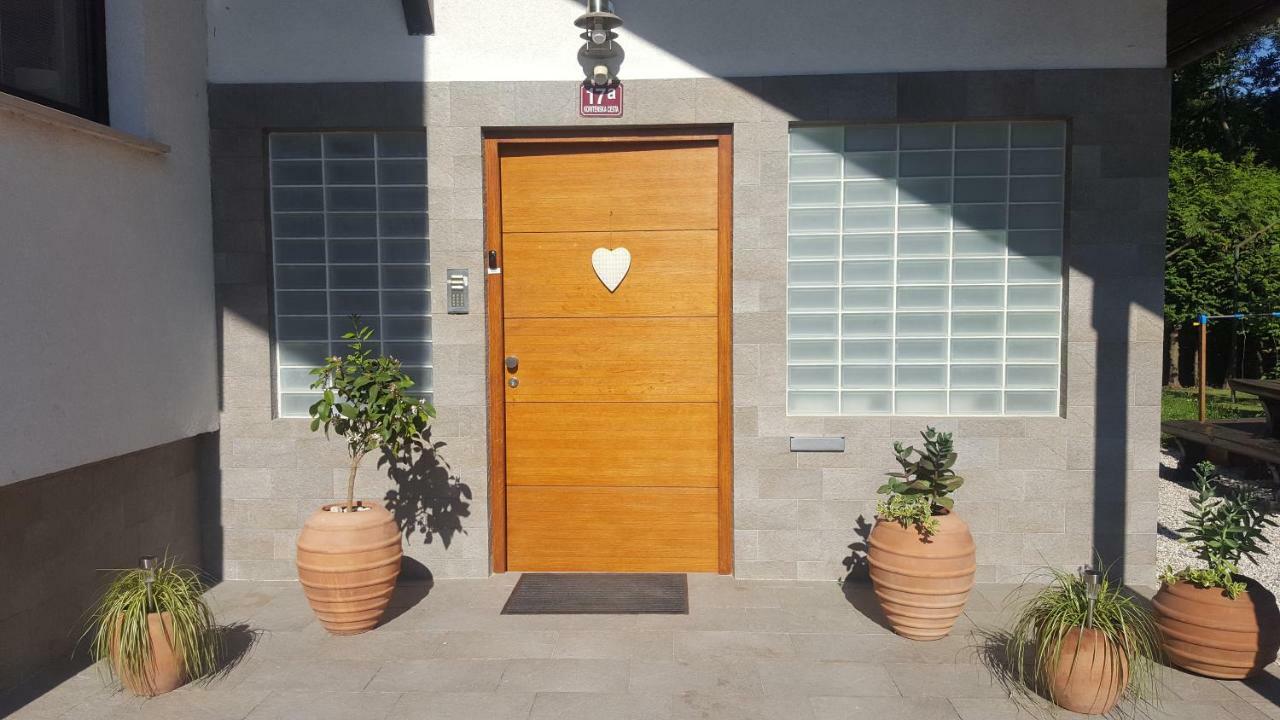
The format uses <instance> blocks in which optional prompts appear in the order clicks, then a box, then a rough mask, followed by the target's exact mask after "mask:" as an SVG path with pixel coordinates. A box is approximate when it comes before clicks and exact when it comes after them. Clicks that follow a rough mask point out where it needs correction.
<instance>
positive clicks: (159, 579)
mask: <svg viewBox="0 0 1280 720" xmlns="http://www.w3.org/2000/svg"><path fill="white" fill-rule="evenodd" d="M142 565H143V567H138V568H133V569H127V570H120V571H118V573H117V574H116V576H115V578H113V579H112V581H111V584H110V585H108V586H107V589H106V590H105V591H104V592H103V594H102V596H101V598H99V600H98V602H97V604H96V605H95V606H94V607H93V609H92V610H91V611H90V613H89V619H88V623H87V625H88V626H87V628H86V629H85V636H86V637H87V636H90V635H92V642H91V644H90V652H91V654H92V656H93V659H94V660H95V661H105V662H103V663H102V667H103V669H105V671H106V673H107V675H108V676H109V677H110V678H111V681H112V682H113V683H115V684H116V685H117V686H119V685H124V686H125V687H127V688H128V689H130V690H132V691H133V692H135V693H136V694H139V695H157V694H159V693H163V692H168V691H169V690H172V689H174V687H177V685H180V684H181V683H182V682H183V681H185V680H195V679H199V678H205V677H208V676H210V675H212V674H213V673H214V672H215V671H216V670H217V668H218V662H219V659H220V658H221V656H222V636H221V633H220V632H219V631H218V628H217V626H216V625H215V623H214V619H213V613H211V612H210V611H209V607H208V606H207V605H206V604H205V602H204V596H203V591H204V586H203V584H202V583H201V582H200V578H199V576H198V575H196V573H195V572H194V571H193V570H190V569H188V568H184V567H179V566H178V565H177V564H176V563H175V561H174V560H173V559H172V558H170V557H168V556H166V557H165V558H164V559H163V560H160V561H156V559H155V558H154V557H148V558H143V562H142ZM148 565H149V567H148Z"/></svg>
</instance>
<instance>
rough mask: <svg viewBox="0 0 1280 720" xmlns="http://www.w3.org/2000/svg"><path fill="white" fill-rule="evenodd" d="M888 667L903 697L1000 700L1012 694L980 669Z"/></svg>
mask: <svg viewBox="0 0 1280 720" xmlns="http://www.w3.org/2000/svg"><path fill="white" fill-rule="evenodd" d="M885 667H886V668H887V669H888V672H889V674H890V675H891V676H892V677H893V682H894V684H895V685H896V686H897V688H898V690H899V692H901V693H902V695H903V696H904V697H944V698H950V699H955V698H1001V697H1007V696H1008V694H1009V693H1008V691H1006V690H1005V689H1004V687H1002V686H1001V685H1000V683H999V682H997V681H996V680H995V678H993V677H992V676H991V673H989V672H988V671H987V669H986V668H985V667H982V666H981V665H943V664H938V663H890V664H888V665H886V666H885Z"/></svg>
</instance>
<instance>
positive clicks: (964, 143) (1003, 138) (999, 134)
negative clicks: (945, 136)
mask: <svg viewBox="0 0 1280 720" xmlns="http://www.w3.org/2000/svg"><path fill="white" fill-rule="evenodd" d="M1008 144H1009V123H1003V122H1001V123H957V124H956V147H957V148H1003V147H1005V146H1007V145H1008Z"/></svg>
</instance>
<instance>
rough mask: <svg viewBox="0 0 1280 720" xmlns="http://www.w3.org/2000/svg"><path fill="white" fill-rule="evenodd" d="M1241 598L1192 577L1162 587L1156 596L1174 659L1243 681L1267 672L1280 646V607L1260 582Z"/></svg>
mask: <svg viewBox="0 0 1280 720" xmlns="http://www.w3.org/2000/svg"><path fill="white" fill-rule="evenodd" d="M1240 579H1241V580H1243V581H1244V582H1245V584H1246V589H1245V591H1244V592H1243V593H1241V594H1240V596H1239V597H1237V598H1236V599H1235V600H1232V599H1231V598H1229V597H1227V594H1226V592H1224V591H1223V590H1221V589H1219V588H1200V587H1196V586H1195V585H1192V584H1191V583H1188V582H1177V583H1174V584H1172V585H1169V584H1167V583H1166V584H1164V585H1161V586H1160V592H1158V593H1156V596H1155V598H1154V599H1152V601H1151V602H1152V605H1154V606H1155V611H1156V624H1157V625H1158V626H1159V627H1160V632H1161V635H1162V639H1161V645H1162V646H1163V647H1164V652H1165V654H1166V655H1167V656H1168V657H1169V661H1170V662H1171V663H1173V664H1174V665H1177V666H1178V667H1180V668H1183V669H1185V670H1190V671H1191V672H1193V673H1198V674H1200V675H1207V676H1208V677H1212V678H1219V679H1222V680H1243V679H1244V678H1248V677H1253V676H1254V675H1257V674H1258V673H1260V672H1262V670H1263V668H1265V667H1266V666H1267V665H1268V664H1270V663H1272V662H1274V661H1275V659H1276V651H1277V649H1278V648H1280V609H1277V608H1276V598H1275V596H1274V595H1272V594H1271V593H1270V592H1269V591H1268V590H1267V589H1266V588H1264V587H1262V586H1261V585H1259V584H1258V583H1257V582H1255V581H1253V580H1251V579H1248V578H1240Z"/></svg>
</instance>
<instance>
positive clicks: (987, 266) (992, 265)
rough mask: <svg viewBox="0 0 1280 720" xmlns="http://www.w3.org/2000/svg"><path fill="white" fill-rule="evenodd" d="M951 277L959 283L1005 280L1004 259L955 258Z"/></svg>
mask: <svg viewBox="0 0 1280 720" xmlns="http://www.w3.org/2000/svg"><path fill="white" fill-rule="evenodd" d="M952 264H953V267H952V269H951V273H952V274H951V277H952V280H953V281H954V282H958V283H988V282H991V283H997V282H1003V281H1004V259H1003V258H992V259H986V260H976V259H975V260H955V261H953V263H952Z"/></svg>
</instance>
